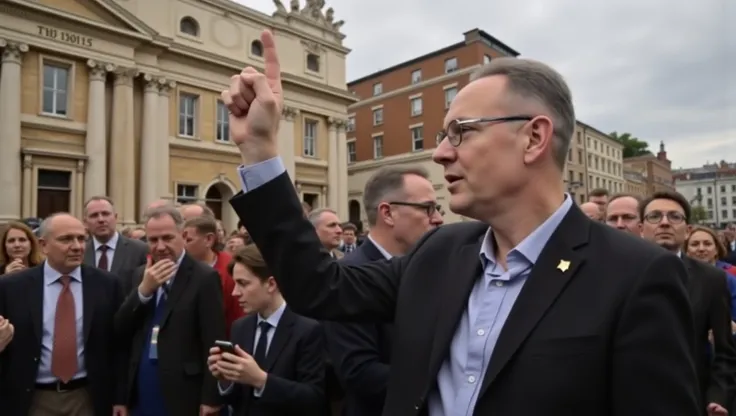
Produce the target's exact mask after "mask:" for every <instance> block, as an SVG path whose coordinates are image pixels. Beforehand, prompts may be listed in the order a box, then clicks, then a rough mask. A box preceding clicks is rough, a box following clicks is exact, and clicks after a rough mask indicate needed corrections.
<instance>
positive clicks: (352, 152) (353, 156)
mask: <svg viewBox="0 0 736 416" xmlns="http://www.w3.org/2000/svg"><path fill="white" fill-rule="evenodd" d="M355 160H356V154H355V142H348V163H353V162H355Z"/></svg>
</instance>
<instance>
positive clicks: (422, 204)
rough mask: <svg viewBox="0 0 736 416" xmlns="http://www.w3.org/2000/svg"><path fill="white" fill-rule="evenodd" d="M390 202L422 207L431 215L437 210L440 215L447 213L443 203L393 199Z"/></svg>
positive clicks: (391, 203)
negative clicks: (443, 208)
mask: <svg viewBox="0 0 736 416" xmlns="http://www.w3.org/2000/svg"><path fill="white" fill-rule="evenodd" d="M389 204H390V205H399V206H404V207H414V208H417V209H421V210H424V212H426V213H427V216H429V217H431V216H433V215H434V213H435V212H439V213H440V215H445V212H444V211H443V210H442V205H439V204H436V203H434V202H404V201H391V202H389Z"/></svg>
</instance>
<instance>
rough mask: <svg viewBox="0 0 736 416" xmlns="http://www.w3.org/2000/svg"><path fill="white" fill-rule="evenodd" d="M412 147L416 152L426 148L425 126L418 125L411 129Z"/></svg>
mask: <svg viewBox="0 0 736 416" xmlns="http://www.w3.org/2000/svg"><path fill="white" fill-rule="evenodd" d="M411 149H412V150H413V151H415V152H416V151H418V150H423V149H424V127H422V126H418V127H413V128H412V129H411Z"/></svg>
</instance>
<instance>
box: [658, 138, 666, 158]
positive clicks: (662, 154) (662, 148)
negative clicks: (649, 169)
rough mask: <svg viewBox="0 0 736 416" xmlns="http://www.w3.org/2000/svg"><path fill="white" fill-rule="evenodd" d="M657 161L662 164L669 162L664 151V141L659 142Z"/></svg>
mask: <svg viewBox="0 0 736 416" xmlns="http://www.w3.org/2000/svg"><path fill="white" fill-rule="evenodd" d="M657 159H659V160H661V161H662V162H667V151H666V150H664V141H661V142H659V153H657Z"/></svg>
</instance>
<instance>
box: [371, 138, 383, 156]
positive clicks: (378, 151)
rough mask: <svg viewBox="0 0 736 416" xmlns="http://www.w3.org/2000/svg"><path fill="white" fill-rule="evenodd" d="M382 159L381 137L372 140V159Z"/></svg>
mask: <svg viewBox="0 0 736 416" xmlns="http://www.w3.org/2000/svg"><path fill="white" fill-rule="evenodd" d="M382 157H383V136H376V137H374V138H373V158H374V159H380V158H382Z"/></svg>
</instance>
